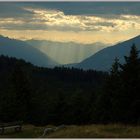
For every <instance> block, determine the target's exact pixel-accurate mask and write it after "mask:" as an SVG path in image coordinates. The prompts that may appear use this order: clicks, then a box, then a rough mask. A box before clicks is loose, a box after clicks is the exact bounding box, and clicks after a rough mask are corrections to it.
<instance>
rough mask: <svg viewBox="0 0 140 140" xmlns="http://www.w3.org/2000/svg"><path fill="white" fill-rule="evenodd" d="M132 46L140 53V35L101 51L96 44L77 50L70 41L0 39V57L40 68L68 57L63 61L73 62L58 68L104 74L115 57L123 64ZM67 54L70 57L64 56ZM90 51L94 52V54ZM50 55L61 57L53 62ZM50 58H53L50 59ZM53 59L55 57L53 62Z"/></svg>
mask: <svg viewBox="0 0 140 140" xmlns="http://www.w3.org/2000/svg"><path fill="white" fill-rule="evenodd" d="M133 43H135V45H136V47H137V49H138V50H140V36H136V37H134V38H132V39H129V40H127V41H124V42H121V43H118V44H116V45H112V46H109V47H106V48H103V49H101V48H102V47H103V44H100V43H97V44H96V45H97V46H100V47H99V48H98V47H97V46H96V45H95V44H94V46H93V47H92V45H93V44H89V45H81V46H79V47H78V46H77V44H76V43H72V42H69V43H67V44H66V43H60V42H53V43H52V42H51V41H42V42H41V41H38V40H27V41H20V40H16V39H10V38H8V37H4V36H0V55H2V54H3V55H8V56H11V57H16V58H19V59H24V60H25V61H27V62H30V63H32V64H34V65H37V66H42V67H54V66H60V64H59V63H58V61H60V60H61V59H66V58H67V57H69V58H70V56H71V58H72V60H70V59H67V60H66V61H74V60H75V62H76V63H72V64H66V65H62V66H65V67H75V68H82V69H85V70H87V69H95V70H100V71H108V70H110V68H111V65H112V63H113V61H114V59H115V57H117V58H119V61H120V63H124V56H127V55H129V52H130V48H131V46H132V44H133ZM47 44H48V45H47ZM95 46H96V47H95ZM94 47H95V48H94ZM80 48H81V50H82V53H84V51H85V53H84V54H86V55H84V58H85V59H84V60H83V61H81V62H80V63H77V62H79V60H78V59H77V61H76V57H78V56H77V55H76V54H79V52H78V51H79V50H80ZM49 50H50V51H49ZM53 50H54V52H53ZM70 50H71V51H70ZM44 52H46V53H44ZM68 52H69V55H70V56H68ZM94 52H96V53H95V54H94ZM53 53H54V54H59V53H60V54H59V55H60V56H62V57H61V59H59V60H58V61H57V62H56V60H57V59H56V57H54V56H55V55H52V54H53ZM82 53H81V56H82ZM51 55H52V56H53V57H51ZM64 56H65V57H64ZM81 56H80V57H81ZM80 57H79V58H80ZM87 57H88V58H87ZM53 58H55V60H54V59H53ZM80 59H82V58H80Z"/></svg>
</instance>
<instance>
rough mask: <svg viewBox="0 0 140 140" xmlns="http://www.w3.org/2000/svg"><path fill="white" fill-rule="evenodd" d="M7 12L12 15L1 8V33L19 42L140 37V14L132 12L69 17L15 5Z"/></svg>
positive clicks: (57, 11)
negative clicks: (25, 40) (33, 39)
mask: <svg viewBox="0 0 140 140" xmlns="http://www.w3.org/2000/svg"><path fill="white" fill-rule="evenodd" d="M1 7H4V6H1ZM88 7H89V6H88ZM77 8H78V7H77ZM94 8H96V7H94ZM130 8H131V7H130ZM8 9H11V12H9V11H8V13H6V11H3V10H4V9H3V10H2V8H1V9H0V11H1V10H2V11H1V12H0V34H2V35H6V36H9V37H13V38H17V39H31V38H35V39H40V40H41V39H45V40H52V41H61V42H68V41H74V42H79V43H92V42H104V43H116V42H118V41H123V40H126V39H129V38H131V37H134V36H136V35H139V34H140V14H136V15H134V14H131V12H130V13H128V14H126V13H125V14H124V13H122V14H120V13H119V14H118V15H117V14H115V13H112V14H110V15H109V14H103V13H102V14H97V12H96V14H94V12H93V13H92V12H91V14H85V15H84V14H77V15H76V14H72V13H71V14H66V13H65V12H64V10H62V8H61V9H59V10H58V9H57V10H56V9H55V8H54V9H53V8H42V7H40V8H38V6H37V5H36V6H27V5H26V6H23V5H20V6H18V5H14V4H12V5H11V6H10V5H9V8H8ZM14 9H16V10H15V11H18V12H14ZM101 9H102V7H100V10H101ZM112 9H113V8H112ZM91 10H92V9H91ZM2 12H3V13H2ZM71 12H72V11H71ZM18 13H19V14H18ZM11 30H12V31H11Z"/></svg>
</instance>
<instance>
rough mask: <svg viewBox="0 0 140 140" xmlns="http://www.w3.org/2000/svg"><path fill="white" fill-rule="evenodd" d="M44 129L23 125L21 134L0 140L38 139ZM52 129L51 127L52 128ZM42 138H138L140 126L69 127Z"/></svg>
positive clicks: (10, 132) (7, 134) (1, 136)
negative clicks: (16, 139)
mask: <svg viewBox="0 0 140 140" xmlns="http://www.w3.org/2000/svg"><path fill="white" fill-rule="evenodd" d="M46 127H49V126H45V127H36V126H33V125H24V126H23V131H22V132H14V131H12V130H9V131H6V132H5V134H4V135H0V138H40V137H41V135H42V134H43V131H44V129H45V128H46ZM52 127H53V126H52ZM44 138H140V126H126V125H121V124H110V125H84V126H76V125H69V126H66V128H62V129H60V130H57V131H55V132H52V133H49V134H47V135H46V136H45V137H44Z"/></svg>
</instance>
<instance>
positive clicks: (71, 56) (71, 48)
mask: <svg viewBox="0 0 140 140" xmlns="http://www.w3.org/2000/svg"><path fill="white" fill-rule="evenodd" d="M26 43H28V44H30V45H32V46H34V47H35V48H37V49H39V50H40V51H42V52H43V53H45V54H46V55H47V56H49V57H50V58H52V59H53V60H55V61H56V62H58V63H59V64H69V63H79V62H81V61H83V60H84V59H86V58H87V57H89V56H92V55H93V54H95V53H96V52H98V51H99V50H101V49H103V48H105V47H107V46H109V44H104V43H101V42H95V43H92V44H81V43H75V42H57V41H48V40H33V39H32V40H27V41H26Z"/></svg>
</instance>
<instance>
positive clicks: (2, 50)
mask: <svg viewBox="0 0 140 140" xmlns="http://www.w3.org/2000/svg"><path fill="white" fill-rule="evenodd" d="M2 54H3V55H7V56H11V57H16V58H19V59H24V60H25V61H27V62H30V63H32V64H34V65H37V66H47V67H53V66H54V65H58V64H57V63H56V62H55V61H53V60H52V59H50V58H49V57H48V56H47V55H46V54H44V53H42V52H41V51H39V50H38V49H36V48H34V47H32V46H31V45H29V44H27V43H26V42H24V41H20V40H15V39H10V38H8V37H3V36H0V55H2Z"/></svg>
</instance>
